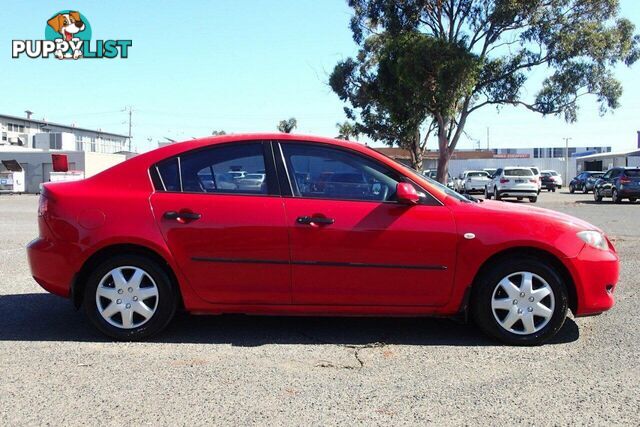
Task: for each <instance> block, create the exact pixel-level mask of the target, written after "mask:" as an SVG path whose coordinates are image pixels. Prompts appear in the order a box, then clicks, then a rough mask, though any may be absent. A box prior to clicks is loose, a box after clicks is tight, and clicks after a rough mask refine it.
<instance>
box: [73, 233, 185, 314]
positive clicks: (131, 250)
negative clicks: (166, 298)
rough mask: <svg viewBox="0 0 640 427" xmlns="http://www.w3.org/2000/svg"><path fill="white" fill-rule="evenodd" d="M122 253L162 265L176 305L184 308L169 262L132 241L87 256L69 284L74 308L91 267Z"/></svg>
mask: <svg viewBox="0 0 640 427" xmlns="http://www.w3.org/2000/svg"><path fill="white" fill-rule="evenodd" d="M122 254H135V255H141V256H144V257H147V258H149V259H151V260H153V261H155V262H157V263H158V265H159V266H160V267H162V269H163V270H165V272H166V273H167V275H168V276H169V279H170V280H171V284H172V285H173V287H174V290H175V292H176V297H177V298H178V304H179V305H178V307H181V308H184V302H183V300H182V292H181V291H180V285H179V281H178V278H177V276H176V274H175V272H174V270H173V268H172V267H171V265H170V264H169V262H168V261H167V260H166V259H165V258H164V257H163V256H162V255H160V254H159V253H158V252H157V251H155V250H153V249H151V248H149V247H147V246H143V245H140V244H133V243H117V244H111V245H108V246H105V247H102V248H100V249H99V250H97V251H96V252H94V253H93V254H92V255H91V256H90V257H89V258H87V260H86V261H85V262H84V263H83V264H82V267H81V268H80V270H79V271H78V273H77V274H76V275H75V277H74V280H73V283H72V285H71V300H72V301H73V304H74V306H75V307H76V308H79V307H80V305H81V304H82V299H83V296H84V288H85V285H86V282H87V280H88V278H89V276H90V274H91V272H92V271H93V269H94V268H96V267H97V266H98V265H99V264H100V263H101V262H103V261H104V260H106V259H108V258H110V257H112V256H114V255H122Z"/></svg>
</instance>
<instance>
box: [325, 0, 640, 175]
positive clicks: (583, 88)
mask: <svg viewBox="0 0 640 427" xmlns="http://www.w3.org/2000/svg"><path fill="white" fill-rule="evenodd" d="M349 5H350V6H351V7H352V9H353V11H354V16H353V18H352V20H351V29H352V32H353V37H354V40H355V41H356V43H358V44H359V45H360V50H359V52H358V54H357V56H356V57H355V58H347V59H346V60H344V61H341V62H339V63H338V64H337V65H336V66H335V68H334V70H333V73H332V74H331V76H330V78H329V84H330V86H331V88H332V89H333V91H334V92H335V93H336V94H337V95H338V96H339V97H340V99H342V100H343V101H345V102H346V103H347V107H346V108H345V112H346V114H347V117H348V118H350V119H352V120H357V122H358V128H359V130H361V131H362V132H363V133H365V134H367V135H369V136H370V137H371V138H373V139H375V140H381V141H385V142H386V143H388V144H398V145H400V146H402V147H405V148H409V149H411V150H413V151H414V152H415V153H416V154H419V153H418V152H419V150H420V149H424V146H425V142H426V141H425V140H426V138H427V137H428V136H429V135H430V132H431V131H432V130H433V131H435V132H436V134H437V136H438V143H439V149H440V151H441V159H442V160H447V161H448V158H449V157H450V156H451V154H452V153H453V150H454V149H455V146H456V144H457V142H458V139H459V137H460V135H461V134H462V132H463V130H464V126H465V123H466V120H467V117H468V116H469V115H470V114H471V113H472V112H473V111H475V110H477V109H479V108H482V107H484V106H487V105H495V106H500V105H519V106H524V107H525V108H528V109H529V110H531V111H534V112H537V113H540V114H543V115H549V114H550V115H561V116H563V117H564V118H565V120H567V121H568V122H573V121H576V120H577V117H578V115H577V113H578V103H577V100H578V99H579V98H581V97H582V96H585V95H593V96H594V97H595V100H596V101H597V103H598V105H599V109H600V111H601V113H603V114H604V113H605V112H606V111H608V110H610V109H615V108H617V107H618V106H619V98H620V96H621V94H622V87H621V85H620V83H619V82H618V81H617V80H616V79H615V77H614V75H613V68H614V67H615V66H616V65H617V64H619V63H624V64H626V65H631V64H633V63H634V62H635V61H636V60H637V59H638V55H639V54H640V53H639V52H640V51H639V49H638V44H639V42H640V36H638V35H635V34H634V31H635V27H634V25H633V24H632V23H631V22H630V21H629V20H627V19H625V18H622V17H620V16H619V5H618V1H617V0H405V1H398V0H349ZM534 70H539V71H537V73H538V75H540V74H541V73H542V75H543V76H544V78H543V80H542V84H541V87H540V88H539V89H538V90H537V92H536V93H535V95H534V96H532V97H527V96H526V94H524V91H523V88H524V86H525V84H527V82H528V79H529V77H530V76H531V74H532V71H534ZM421 135H422V137H424V139H423V140H421ZM417 160H419V159H416V161H417ZM439 169H440V168H439ZM441 172H443V171H440V170H439V173H438V176H444V175H446V171H444V173H443V174H442V175H441Z"/></svg>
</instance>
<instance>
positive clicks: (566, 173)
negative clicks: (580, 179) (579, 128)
mask: <svg viewBox="0 0 640 427" xmlns="http://www.w3.org/2000/svg"><path fill="white" fill-rule="evenodd" d="M562 139H564V181H563V183H562V184H563V185H569V140H570V139H572V138H562Z"/></svg>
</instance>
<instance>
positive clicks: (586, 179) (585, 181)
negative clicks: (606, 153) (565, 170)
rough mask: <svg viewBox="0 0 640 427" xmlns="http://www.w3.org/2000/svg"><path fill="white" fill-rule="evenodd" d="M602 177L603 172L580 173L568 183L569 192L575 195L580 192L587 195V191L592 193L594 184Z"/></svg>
mask: <svg viewBox="0 0 640 427" xmlns="http://www.w3.org/2000/svg"><path fill="white" fill-rule="evenodd" d="M602 175H604V172H592V171H585V172H581V173H580V174H579V175H578V176H576V177H575V178H573V179H572V180H571V182H570V183H569V192H570V193H575V192H576V191H582V192H583V193H585V194H587V193H588V192H589V191H593V186H594V184H595V183H596V181H597V180H598V178H600V177H601V176H602Z"/></svg>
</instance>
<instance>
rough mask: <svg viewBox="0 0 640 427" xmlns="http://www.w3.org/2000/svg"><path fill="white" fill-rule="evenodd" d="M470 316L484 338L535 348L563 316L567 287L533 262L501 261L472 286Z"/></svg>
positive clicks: (544, 266) (555, 329)
mask: <svg viewBox="0 0 640 427" xmlns="http://www.w3.org/2000/svg"><path fill="white" fill-rule="evenodd" d="M471 304H472V305H471V312H472V315H473V318H474V320H475V322H476V323H477V325H478V326H479V327H480V329H482V330H483V331H484V332H485V333H486V334H488V335H490V336H492V337H494V338H497V339H499V340H500V341H503V342H505V343H507V344H512V345H539V344H543V343H544V342H545V341H547V340H548V339H550V338H551V337H553V336H554V335H555V334H556V333H557V332H558V331H559V330H560V328H561V327H562V325H563V323H564V320H565V318H566V316H567V309H568V308H567V307H568V302H567V287H566V285H565V284H564V283H563V281H562V279H561V278H560V275H559V274H558V273H557V272H556V271H555V270H554V269H553V268H552V267H550V266H549V265H548V263H545V262H541V261H540V260H538V259H537V258H532V257H522V258H520V259H519V260H517V261H514V260H512V259H509V260H504V261H502V262H500V263H498V264H496V265H495V266H493V267H492V268H491V269H490V270H489V271H488V272H487V273H486V274H484V275H483V277H481V278H479V279H478V281H477V283H476V284H475V285H474V288H473V294H472V301H471Z"/></svg>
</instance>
